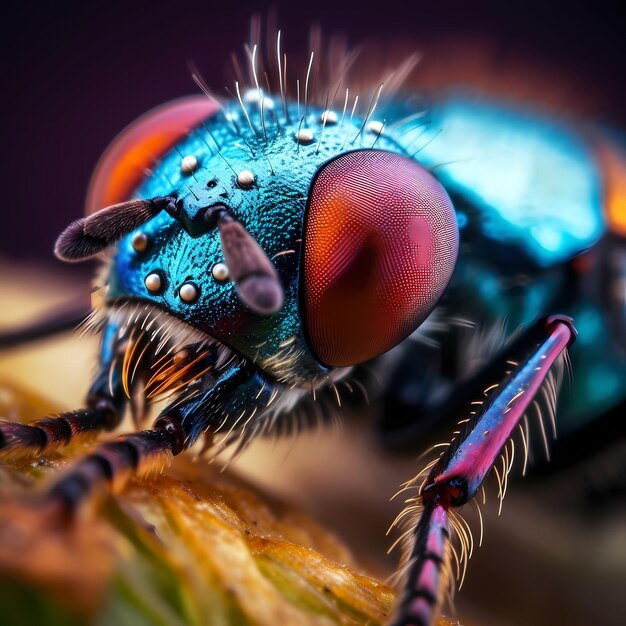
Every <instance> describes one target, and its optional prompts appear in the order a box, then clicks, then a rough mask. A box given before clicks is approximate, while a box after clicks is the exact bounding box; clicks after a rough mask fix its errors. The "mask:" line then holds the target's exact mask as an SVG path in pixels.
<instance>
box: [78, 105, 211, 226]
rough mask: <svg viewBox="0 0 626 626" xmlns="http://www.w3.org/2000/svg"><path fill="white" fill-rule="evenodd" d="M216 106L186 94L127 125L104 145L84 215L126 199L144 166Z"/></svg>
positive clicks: (142, 172) (175, 142)
mask: <svg viewBox="0 0 626 626" xmlns="http://www.w3.org/2000/svg"><path fill="white" fill-rule="evenodd" d="M217 110H218V107H217V105H216V104H215V103H214V102H211V101H210V100H209V99H208V98H206V96H189V97H186V98H181V99H179V100H174V101H172V102H168V103H166V104H164V105H162V106H160V107H157V108H156V109H153V110H152V111H149V112H148V113H146V114H145V115H143V116H142V117H140V118H139V119H138V120H136V121H134V122H133V123H131V124H130V125H129V126H127V127H126V128H125V129H124V130H123V131H122V132H121V133H120V134H119V135H118V136H117V137H116V138H115V139H114V140H113V142H112V143H111V144H110V145H109V147H108V148H107V149H106V151H105V152H104V154H103V155H102V157H101V159H100V161H99V162H98V165H97V167H96V170H95V172H94V174H93V176H92V177H91V182H90V184H89V190H88V192H87V201H86V213H87V215H90V214H92V213H95V212H96V211H99V210H100V209H102V208H104V207H107V206H110V205H112V204H117V203H118V202H124V201H125V200H128V199H129V197H130V195H131V194H132V192H133V191H134V190H135V189H136V188H137V186H138V185H139V184H140V183H141V181H142V180H143V178H144V177H145V176H146V170H147V169H149V168H151V167H152V166H153V165H154V163H155V162H156V161H157V160H158V159H159V158H160V157H162V156H163V155H164V154H165V153H166V152H167V151H169V150H170V149H171V148H173V147H174V146H175V145H176V144H177V143H178V142H179V141H180V140H181V139H183V138H184V137H185V136H186V135H187V134H188V133H189V132H190V131H191V130H192V129H193V128H194V127H195V126H197V125H198V124H199V123H200V122H201V121H202V120H204V119H207V118H209V117H211V116H212V115H214V114H215V113H216V112H217Z"/></svg>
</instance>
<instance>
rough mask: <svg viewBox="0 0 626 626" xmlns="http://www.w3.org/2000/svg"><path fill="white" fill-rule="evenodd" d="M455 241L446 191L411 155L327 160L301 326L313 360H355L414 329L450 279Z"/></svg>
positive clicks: (312, 209)
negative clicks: (410, 157) (304, 331)
mask: <svg viewBox="0 0 626 626" xmlns="http://www.w3.org/2000/svg"><path fill="white" fill-rule="evenodd" d="M458 240H459V235H458V227H457V223H456V218H455V214H454V208H453V207H452V203H451V202H450V199H449V198H448V195H447V194H446V192H445V191H444V189H443V187H442V186H441V185H440V184H439V183H438V182H437V180H436V179H435V178H434V177H433V176H431V174H429V173H428V172H427V171H426V170H425V169H424V168H422V167H421V166H420V165H418V164H417V163H416V162H415V161H413V160H412V159H409V158H407V157H404V156H401V155H398V154H393V153H390V152H383V151H378V150H360V151H355V152H350V153H348V154H344V155H342V156H340V157H338V158H337V159H334V160H333V161H330V162H329V163H327V164H326V165H324V166H323V167H322V168H321V169H320V170H319V172H318V174H317V176H316V178H315V180H314V182H313V185H312V187H311V190H310V192H309V206H308V210H307V216H306V224H305V234H304V259H303V263H304V268H303V269H304V277H303V284H302V288H303V300H302V302H303V308H304V311H303V313H304V326H305V329H306V332H307V339H308V343H309V347H310V349H311V350H312V351H313V353H314V354H315V356H316V358H317V359H319V361H320V362H321V363H324V364H325V365H329V366H335V367H338V366H346V365H355V364H357V363H362V362H363V361H367V360H368V359H371V358H374V357H375V356H378V355H380V354H382V353H383V352H386V351H387V350H389V349H391V348H393V346H395V345H396V344H397V343H399V342H400V341H402V340H403V339H404V338H406V337H407V336H408V335H410V334H411V333H412V332H413V331H414V330H415V329H416V328H417V327H418V326H419V325H420V324H421V323H422V322H423V321H424V319H425V318H426V317H427V316H428V314H429V313H430V312H431V311H432V309H433V307H434V306H435V304H436V303H437V301H438V300H439V297H440V296H441V294H442V293H443V291H444V289H445V288H446V286H447V285H448V282H449V280H450V277H451V276H452V271H453V270H454V265H455V263H456V257H457V249H458Z"/></svg>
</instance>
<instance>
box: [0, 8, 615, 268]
mask: <svg viewBox="0 0 626 626" xmlns="http://www.w3.org/2000/svg"><path fill="white" fill-rule="evenodd" d="M472 4H474V3H470V2H459V1H451V0H441V1H437V2H413V3H411V2H403V3H400V2H398V1H397V0H383V1H381V2H380V3H378V4H377V5H372V6H368V5H367V4H364V3H361V4H359V3H350V4H348V5H345V4H344V5H340V4H339V3H338V2H323V1H315V2H311V1H309V2H291V3H284V2H283V3H273V6H276V7H277V8H278V15H279V24H280V27H281V28H282V29H283V32H284V37H285V40H286V43H287V48H292V49H293V48H294V47H298V45H299V43H300V42H306V41H307V35H308V30H309V26H310V24H311V23H312V22H313V21H315V20H317V21H318V22H319V23H320V25H321V26H322V28H323V30H324V31H325V32H333V31H340V32H343V33H346V34H347V35H348V36H349V37H350V41H351V42H353V43H358V42H360V41H361V40H362V39H372V38H374V39H378V40H393V39H394V38H395V37H413V38H414V39H415V43H416V46H419V42H420V38H421V37H424V36H428V37H431V38H432V36H433V35H438V34H440V33H441V34H442V35H444V34H451V33H452V34H456V33H460V34H464V35H466V34H468V33H471V34H485V35H488V36H490V37H492V38H495V39H496V41H497V42H498V44H499V45H500V46H501V47H502V49H504V50H515V51H520V52H522V53H526V52H529V53H531V54H532V55H534V56H535V58H539V59H546V60H549V61H550V62H551V63H553V64H556V65H557V66H561V67H563V68H564V70H566V71H568V72H570V73H571V72H572V71H574V72H575V74H576V76H577V77H579V78H580V81H581V84H583V85H588V87H586V88H588V89H593V90H598V91H601V92H602V93H603V94H604V96H605V98H606V102H607V106H606V114H607V116H608V117H610V118H612V119H614V120H616V121H617V122H618V123H621V124H623V123H624V121H625V118H626V95H625V94H626V89H625V83H626V81H625V72H624V69H625V62H624V58H625V56H626V54H625V51H624V45H623V43H622V42H623V39H624V33H625V32H626V20H624V19H623V15H622V13H621V12H620V9H618V8H613V9H610V8H609V6H610V5H609V4H608V3H605V2H597V1H595V2H593V3H591V4H589V5H587V4H581V5H580V6H579V7H576V6H574V4H573V3H570V2H568V3H559V5H557V6H555V5H554V3H549V2H547V1H545V0H544V1H542V2H538V1H536V0H533V1H532V2H527V3H516V2H510V1H508V2H507V1H504V0H503V1H501V2H486V3H482V5H481V8H476V7H475V6H471V5H472ZM615 4H617V3H615ZM407 7H410V8H407ZM265 8H266V5H264V4H260V3H252V2H245V1H242V2H236V3H235V2H220V3H217V2H216V3H211V2H208V1H204V2H195V1H189V0H180V1H178V2H170V3H168V4H157V3H156V2H155V3H153V2H143V1H141V2H116V1H113V0H109V1H108V2H99V3H96V2H81V3H67V2H65V3H55V6H54V7H46V8H40V7H36V6H32V5H28V4H24V5H20V6H14V7H13V8H12V9H10V10H9V14H6V10H3V12H4V14H3V16H2V22H3V27H2V31H1V32H2V35H1V39H2V40H1V42H0V46H1V48H2V57H1V58H2V64H3V68H2V74H1V76H2V87H3V89H2V93H3V95H2V98H1V99H0V101H1V105H0V106H2V109H3V115H2V120H3V125H2V126H3V130H2V150H1V154H2V164H1V166H2V167H1V169H0V171H1V172H2V180H3V184H2V188H3V197H4V200H3V202H2V205H3V207H2V227H1V230H0V255H2V256H9V257H12V258H19V259H33V258H34V259H38V260H40V261H49V262H50V263H55V261H54V259H53V256H52V253H51V250H52V246H53V243H54V240H55V238H56V236H57V234H58V233H59V232H60V230H61V229H62V228H63V227H64V226H65V225H66V224H67V223H68V222H69V221H70V220H71V219H73V218H75V217H77V216H78V215H80V214H81V212H82V207H83V199H84V194H85V191H86V189H87V184H88V180H89V176H90V174H91V171H92V169H93V167H94V165H95V163H96V161H97V159H98V157H99V156H100V154H101V153H102V151H103V150H104V148H105V147H106V146H107V144H108V143H109V142H110V141H111V139H112V138H113V137H114V136H115V135H116V134H117V133H118V132H119V131H120V130H121V129H122V128H123V127H124V126H125V125H126V124H127V123H129V122H130V121H132V120H133V119H134V118H136V117H137V116H139V115H140V114H141V113H143V112H145V111H146V110H148V109H150V108H151V107H153V106H155V105H157V104H160V103H162V102H164V101H166V100H168V99H171V98H174V97H177V96H180V95H183V94H187V93H193V92H195V91H196V89H195V86H194V85H193V84H192V82H191V79H190V77H189V72H188V70H187V65H186V64H187V61H188V60H190V59H192V60H194V61H195V62H196V64H197V65H198V66H199V68H200V69H201V71H202V72H203V74H204V75H205V77H206V78H207V79H208V82H209V83H210V84H211V85H212V86H213V87H214V88H216V90H219V89H220V88H221V86H222V85H224V84H225V83H226V73H225V71H224V68H225V67H226V64H227V59H228V55H229V53H230V52H231V51H233V50H236V51H238V52H239V51H241V46H242V44H243V42H244V41H246V40H247V34H248V22H249V16H250V15H251V14H252V13H254V12H255V11H263V10H264V9H265ZM302 47H303V48H304V46H302ZM620 112H621V113H620ZM73 271H76V270H73Z"/></svg>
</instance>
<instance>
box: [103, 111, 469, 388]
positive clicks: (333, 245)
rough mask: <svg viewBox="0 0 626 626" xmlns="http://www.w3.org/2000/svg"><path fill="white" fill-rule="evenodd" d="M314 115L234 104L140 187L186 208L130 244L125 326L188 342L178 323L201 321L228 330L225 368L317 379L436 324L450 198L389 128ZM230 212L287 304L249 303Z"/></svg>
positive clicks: (447, 254) (451, 242)
mask: <svg viewBox="0 0 626 626" xmlns="http://www.w3.org/2000/svg"><path fill="white" fill-rule="evenodd" d="M268 102H270V101H269V99H264V100H263V103H264V106H265V107H267V103H268ZM237 107H238V105H237ZM276 108H278V105H276ZM303 113H304V111H300V112H298V108H297V106H294V105H289V106H287V107H286V108H285V109H284V110H283V111H280V112H279V111H277V110H276V109H274V108H272V109H269V111H268V109H267V108H266V110H265V111H261V110H260V108H258V110H257V107H256V106H249V107H248V109H247V111H246V114H247V117H244V115H243V114H242V113H241V110H239V112H238V113H237V111H236V109H234V108H229V109H228V110H227V111H226V110H224V111H222V112H221V113H218V114H216V115H214V116H213V117H211V118H209V119H207V120H205V121H203V122H202V123H201V124H199V125H197V126H196V128H195V129H194V130H193V131H192V132H191V133H190V134H188V135H187V136H186V137H185V138H184V139H183V140H182V141H181V142H179V143H178V145H177V146H176V147H175V148H174V149H173V150H171V151H170V152H169V153H167V154H166V155H165V156H164V157H163V158H162V160H161V161H160V162H159V163H158V165H156V167H154V168H153V170H152V172H151V175H150V176H149V177H148V178H147V179H146V180H145V181H144V182H143V183H142V184H141V185H140V186H139V187H138V188H137V189H136V191H135V195H137V196H139V197H141V198H155V197H163V196H166V197H169V198H172V204H171V205H170V207H169V209H168V210H167V211H162V212H160V213H159V214H158V215H156V216H155V217H153V218H152V219H150V220H149V221H147V222H145V223H144V224H142V225H141V226H140V227H139V228H137V229H135V230H134V231H133V232H131V233H130V234H128V235H127V236H126V237H124V238H123V239H122V240H121V241H120V242H119V244H118V246H117V249H116V251H115V253H114V257H113V262H112V264H111V267H110V272H109V275H108V279H107V282H108V286H107V303H108V306H109V307H110V311H111V314H112V315H113V316H114V317H115V319H116V320H117V325H118V326H120V327H123V328H125V329H126V330H124V331H123V332H128V328H129V327H136V326H137V325H138V324H139V326H140V327H143V328H144V329H145V331H146V334H148V335H154V338H153V339H152V343H153V344H154V345H156V346H161V348H162V347H163V345H164V344H167V345H168V346H169V347H168V349H169V350H174V351H176V350H181V349H183V348H185V349H186V348H188V346H184V345H181V344H180V341H179V342H178V344H177V345H173V344H172V341H171V338H169V339H168V337H167V333H168V332H169V333H170V335H171V337H175V336H180V337H182V338H184V341H188V335H189V333H190V332H191V330H192V329H193V331H194V334H193V337H194V341H196V342H197V340H198V338H199V336H201V335H204V336H206V340H205V343H208V342H210V341H215V340H216V341H215V345H217V346H219V354H220V356H219V359H218V362H219V364H220V365H223V364H224V363H226V362H227V361H228V360H229V358H230V354H231V351H233V352H234V353H235V354H236V355H238V356H239V357H240V358H243V359H246V360H248V361H252V362H254V363H256V364H257V365H258V366H259V367H260V368H261V369H262V370H264V371H266V372H267V373H268V374H270V375H271V376H273V377H274V378H276V379H278V380H280V381H283V382H288V383H290V384H294V383H295V384H299V383H305V382H306V383H307V385H308V384H310V383H311V382H315V381H318V380H325V379H326V378H327V377H328V373H329V371H330V370H331V369H332V368H336V367H340V368H342V367H348V366H351V365H354V364H356V363H360V362H363V361H366V360H368V359H371V358H373V357H375V356H377V355H379V354H381V353H383V352H385V351H387V350H389V349H390V348H392V347H393V346H394V345H396V344H397V343H399V342H400V341H401V340H402V339H404V338H405V337H406V336H407V335H409V334H410V333H411V332H412V331H413V330H414V329H415V328H416V327H417V326H418V325H419V324H420V323H421V322H422V321H423V320H424V318H425V317H426V316H427V315H428V313H429V312H430V311H431V310H432V308H433V307H434V305H435V303H436V302H437V300H438V299H439V297H440V296H441V293H442V292H443V290H444V289H445V287H446V285H447V283H448V281H449V279H450V276H451V273H452V270H453V268H454V264H455V261H456V251H457V242H458V234H457V226H456V220H455V216H454V211H453V208H452V206H451V203H450V201H449V199H448V197H447V195H446V194H445V192H444V191H443V189H442V188H441V187H440V185H439V184H438V183H437V182H436V180H435V179H434V178H433V177H432V176H431V175H430V174H428V173H427V172H426V171H425V170H424V169H423V168H421V167H420V166H419V165H418V164H417V163H416V162H415V161H413V160H411V159H409V158H408V157H407V156H405V155H403V154H402V151H401V149H400V148H399V147H398V145H397V144H396V143H395V142H394V141H393V140H392V139H391V138H387V137H385V136H383V135H381V133H380V130H381V129H380V128H378V127H377V126H375V125H370V126H369V127H368V126H367V124H366V123H365V122H364V121H363V120H361V119H350V120H348V118H347V116H346V118H345V119H343V120H339V119H338V117H337V116H330V115H329V114H327V113H325V112H324V111H323V110H321V109H315V108H312V107H310V108H309V110H308V111H307V112H306V115H303ZM373 147H374V149H372V148H373ZM220 211H221V212H223V213H226V214H227V215H228V216H230V217H232V218H233V220H235V221H236V222H237V223H238V224H240V225H241V226H242V227H243V229H245V231H246V232H247V233H248V234H249V236H250V237H251V238H252V239H253V240H254V241H255V242H256V243H257V244H258V246H259V247H260V248H261V249H262V250H263V252H264V253H265V255H266V256H267V258H268V259H269V260H270V261H271V263H272V265H273V267H274V268H275V271H276V273H277V277H278V281H279V283H280V286H281V288H282V292H283V301H282V306H280V308H279V310H276V311H272V312H269V313H268V312H265V313H262V314H259V312H258V311H255V310H253V308H250V306H248V305H247V304H246V303H245V302H244V301H242V298H241V297H240V294H239V293H238V285H237V283H236V281H234V280H232V278H233V276H232V268H229V267H228V262H227V260H226V259H225V255H224V247H223V243H224V242H223V241H222V239H221V231H220V229H219V228H218V227H216V219H215V214H216V212H220ZM157 318H158V319H157ZM153 320H154V321H153ZM209 338H210V339H209ZM200 343H202V342H200ZM227 357H228V358H227Z"/></svg>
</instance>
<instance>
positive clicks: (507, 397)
mask: <svg viewBox="0 0 626 626" xmlns="http://www.w3.org/2000/svg"><path fill="white" fill-rule="evenodd" d="M523 338H524V339H525V341H526V350H525V351H524V352H520V353H518V355H517V359H516V360H515V361H511V360H509V361H508V363H509V365H510V366H511V367H512V369H511V371H510V373H509V374H508V375H507V376H506V378H505V379H504V380H503V381H502V382H500V383H499V384H497V385H495V384H494V385H492V388H491V389H490V391H489V392H488V394H487V399H486V401H485V402H484V403H483V404H482V407H481V409H480V411H479V412H478V413H477V414H476V415H474V416H472V417H471V418H470V419H469V420H468V421H467V423H466V424H465V429H464V431H463V432H461V433H460V434H459V435H458V436H457V437H456V438H455V439H453V440H452V442H451V443H450V445H449V446H448V447H447V449H446V450H445V452H444V453H443V454H442V455H441V457H440V458H439V459H438V461H437V462H436V463H435V464H434V465H433V467H432V469H431V471H430V474H429V475H428V477H427V478H426V480H425V481H424V482H423V483H422V485H421V486H420V488H419V493H418V495H417V497H416V498H411V499H410V500H409V501H408V502H409V508H408V509H407V512H405V513H403V514H401V518H404V519H405V520H407V521H408V523H409V524H411V518H410V515H409V513H410V511H413V510H416V509H420V508H421V509H423V515H422V517H421V519H420V521H419V522H418V523H417V525H416V527H415V530H414V531H413V530H412V529H411V527H409V534H408V535H407V537H408V541H410V552H409V555H408V565H407V567H408V571H407V573H408V576H407V579H406V583H405V585H404V588H403V590H402V594H401V599H400V603H399V612H398V616H397V618H396V620H395V621H394V622H393V624H394V626H409V625H410V626H430V625H431V624H433V622H434V619H435V617H436V615H437V612H438V606H439V604H440V601H441V597H442V595H443V593H444V592H445V590H446V586H447V582H446V581H447V576H445V575H443V574H442V572H443V571H444V567H445V565H446V561H447V560H448V559H449V554H450V548H449V535H448V524H450V525H454V519H453V518H452V509H454V508H457V507H460V506H463V505H464V504H466V503H468V502H469V501H470V500H471V499H472V498H473V497H474V496H475V495H476V492H477V491H478V489H479V488H480V487H481V485H482V483H483V481H484V479H485V477H486V476H487V475H488V473H489V472H490V470H491V468H492V467H494V464H495V463H496V460H497V459H498V457H499V456H500V454H501V453H502V452H503V449H504V448H505V446H506V445H507V444H508V441H509V438H510V437H511V434H512V432H513V430H514V429H515V428H516V427H517V425H518V424H519V422H520V420H521V419H522V418H523V417H524V414H525V413H526V411H527V409H528V407H529V406H530V405H531V403H532V402H533V400H534V399H535V397H536V396H537V394H538V393H539V392H540V391H541V388H542V385H543V384H544V383H546V379H547V377H548V374H549V372H550V369H551V367H552V365H554V363H555V361H557V359H558V358H559V357H560V356H561V354H563V352H564V351H565V350H566V348H567V347H568V346H569V345H570V344H571V343H572V342H573V341H574V339H575V330H574V328H573V326H572V323H571V320H570V319H569V318H565V317H561V316H552V317H549V318H547V319H543V320H540V321H539V322H538V323H537V324H535V325H534V326H533V327H532V328H530V329H529V330H528V331H527V332H526V333H525V334H524V336H523ZM516 345H518V346H520V345H521V344H520V343H519V342H518V343H516Z"/></svg>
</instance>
